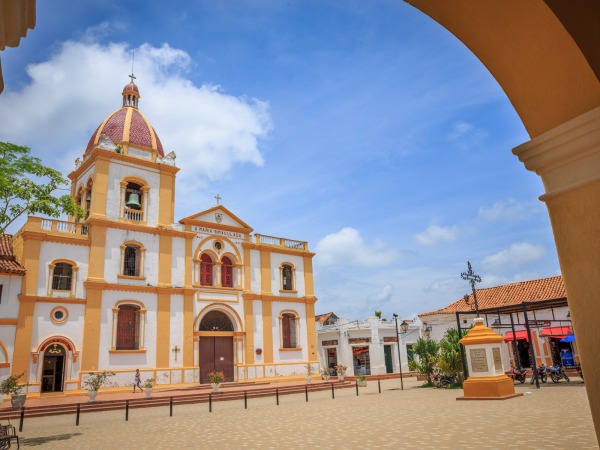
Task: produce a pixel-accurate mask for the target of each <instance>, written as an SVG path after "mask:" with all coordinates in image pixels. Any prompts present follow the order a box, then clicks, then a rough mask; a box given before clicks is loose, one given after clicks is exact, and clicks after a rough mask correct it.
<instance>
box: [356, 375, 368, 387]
mask: <svg viewBox="0 0 600 450" xmlns="http://www.w3.org/2000/svg"><path fill="white" fill-rule="evenodd" d="M356 382H357V383H358V385H359V386H360V387H367V376H366V375H364V374H363V375H359V376H358V377H356Z"/></svg>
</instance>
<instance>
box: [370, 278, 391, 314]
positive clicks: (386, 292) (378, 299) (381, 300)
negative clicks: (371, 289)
mask: <svg viewBox="0 0 600 450" xmlns="http://www.w3.org/2000/svg"><path fill="white" fill-rule="evenodd" d="M393 296H394V287H393V286H392V285H391V284H390V283H388V284H386V285H385V286H383V288H382V289H381V291H379V292H377V293H376V294H372V295H369V296H368V300H369V302H370V303H371V304H373V306H374V307H377V308H379V307H381V306H382V305H384V304H386V303H388V302H389V301H390V300H391V299H392V297H393Z"/></svg>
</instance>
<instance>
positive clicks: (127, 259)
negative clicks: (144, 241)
mask: <svg viewBox="0 0 600 450" xmlns="http://www.w3.org/2000/svg"><path fill="white" fill-rule="evenodd" d="M140 253H141V252H140V246H139V245H135V244H127V245H126V246H125V254H124V256H123V275H126V276H128V277H139V276H140V261H141V255H140Z"/></svg>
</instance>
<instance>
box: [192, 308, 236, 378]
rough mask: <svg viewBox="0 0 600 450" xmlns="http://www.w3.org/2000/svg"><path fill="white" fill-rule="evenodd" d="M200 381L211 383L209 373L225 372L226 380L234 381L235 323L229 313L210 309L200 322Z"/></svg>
mask: <svg viewBox="0 0 600 450" xmlns="http://www.w3.org/2000/svg"><path fill="white" fill-rule="evenodd" d="M199 350H200V357H199V361H200V383H210V381H209V377H208V374H209V373H211V372H223V375H224V377H225V378H224V381H234V373H233V323H232V322H231V319H230V318H229V316H227V314H225V313H224V312H221V311H210V312H209V313H208V314H206V315H205V316H204V318H203V319H202V321H201V322H200V349H199Z"/></svg>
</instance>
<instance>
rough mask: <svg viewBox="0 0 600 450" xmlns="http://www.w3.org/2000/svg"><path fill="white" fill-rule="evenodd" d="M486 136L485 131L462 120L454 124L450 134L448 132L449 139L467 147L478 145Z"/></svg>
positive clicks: (462, 146)
mask: <svg viewBox="0 0 600 450" xmlns="http://www.w3.org/2000/svg"><path fill="white" fill-rule="evenodd" d="M486 136H487V133H486V132H485V131H483V130H480V129H478V128H475V127H474V126H473V125H472V124H470V123H468V122H464V121H462V120H461V121H458V122H456V123H455V124H454V125H453V126H452V129H451V131H450V134H448V140H449V141H451V142H454V143H456V144H457V145H458V146H459V147H461V148H465V149H466V148H472V147H476V146H478V145H479V144H481V141H483V139H485V137H486Z"/></svg>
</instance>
